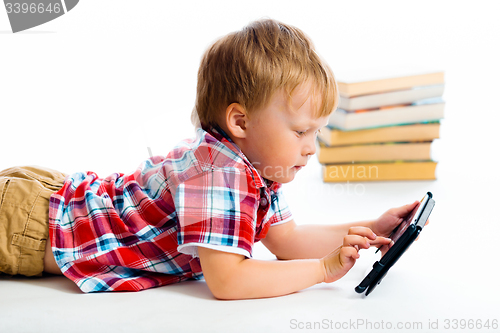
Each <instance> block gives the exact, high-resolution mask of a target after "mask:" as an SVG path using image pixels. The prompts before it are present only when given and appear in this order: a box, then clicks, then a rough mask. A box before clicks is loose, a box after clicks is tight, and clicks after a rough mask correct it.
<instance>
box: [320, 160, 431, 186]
mask: <svg viewBox="0 0 500 333" xmlns="http://www.w3.org/2000/svg"><path fill="white" fill-rule="evenodd" d="M436 166H437V162H434V161H417V162H405V161H398V162H388V163H352V164H331V165H323V181H325V182H346V181H349V182H365V181H384V180H433V179H436V175H435V172H436Z"/></svg>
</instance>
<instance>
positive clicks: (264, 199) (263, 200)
mask: <svg viewBox="0 0 500 333" xmlns="http://www.w3.org/2000/svg"><path fill="white" fill-rule="evenodd" d="M260 205H261V206H264V207H265V206H267V199H266V198H264V197H262V198H260Z"/></svg>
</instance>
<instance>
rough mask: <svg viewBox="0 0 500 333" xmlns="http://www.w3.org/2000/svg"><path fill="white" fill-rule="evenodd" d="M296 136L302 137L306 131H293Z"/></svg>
mask: <svg viewBox="0 0 500 333" xmlns="http://www.w3.org/2000/svg"><path fill="white" fill-rule="evenodd" d="M295 132H296V133H297V135H298V136H303V135H305V134H306V131H295Z"/></svg>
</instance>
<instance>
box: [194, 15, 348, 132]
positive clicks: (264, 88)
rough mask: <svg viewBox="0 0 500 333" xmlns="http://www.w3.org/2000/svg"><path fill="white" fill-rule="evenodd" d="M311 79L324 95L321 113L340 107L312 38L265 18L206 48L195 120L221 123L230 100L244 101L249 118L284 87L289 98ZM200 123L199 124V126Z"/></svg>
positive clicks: (315, 89)
mask: <svg viewBox="0 0 500 333" xmlns="http://www.w3.org/2000/svg"><path fill="white" fill-rule="evenodd" d="M305 82H311V83H312V87H313V91H312V93H313V94H315V95H317V96H319V97H320V101H321V103H320V105H319V107H318V108H317V110H316V115H317V116H318V117H322V116H327V115H329V114H330V113H331V112H333V111H334V110H335V109H336V107H337V105H338V99H339V98H338V92H337V84H336V82H335V78H334V76H333V73H332V71H331V69H330V67H329V66H328V64H327V63H326V62H324V61H323V60H322V59H321V58H320V57H319V56H318V55H317V54H316V52H315V50H314V46H313V44H312V42H311V40H310V39H309V38H308V37H307V36H306V35H305V34H304V33H303V32H302V31H301V30H300V29H298V28H295V27H292V26H289V25H286V24H283V23H281V22H278V21H275V20H271V19H265V20H259V21H255V22H252V23H250V24H249V25H248V26H246V27H245V28H243V29H242V30H241V31H236V32H233V33H230V34H228V35H226V36H224V37H222V38H220V39H219V40H217V41H216V42H215V43H214V44H213V45H212V46H211V47H209V48H208V50H207V51H206V52H205V54H204V56H203V58H202V60H201V64H200V68H199V71H198V85H197V96H196V103H195V109H194V110H193V117H192V119H193V122H196V121H197V119H196V118H198V121H199V123H201V126H210V125H217V122H218V119H219V118H220V117H221V115H222V114H223V111H225V109H226V108H227V107H228V106H229V105H230V104H232V103H239V104H240V105H242V106H243V107H244V108H245V109H246V111H247V113H248V114H249V116H250V115H251V113H252V112H253V111H255V110H257V109H259V108H261V107H263V106H265V105H267V103H268V102H269V100H270V99H271V97H272V95H273V94H274V93H275V92H276V91H277V90H280V89H284V91H285V93H286V94H287V96H288V97H290V96H291V94H292V93H293V90H294V89H295V88H296V87H297V86H299V85H300V84H302V83H305ZM198 125H200V124H198Z"/></svg>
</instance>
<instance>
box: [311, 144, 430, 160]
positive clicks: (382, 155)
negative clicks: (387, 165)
mask: <svg viewBox="0 0 500 333" xmlns="http://www.w3.org/2000/svg"><path fill="white" fill-rule="evenodd" d="M431 143H432V142H398V143H377V144H364V145H350V146H336V147H328V146H326V145H325V144H323V143H321V142H318V146H319V147H318V153H317V154H318V160H319V162H320V163H322V164H331V163H351V162H369V161H397V160H404V161H421V160H429V159H430V158H431Z"/></svg>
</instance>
